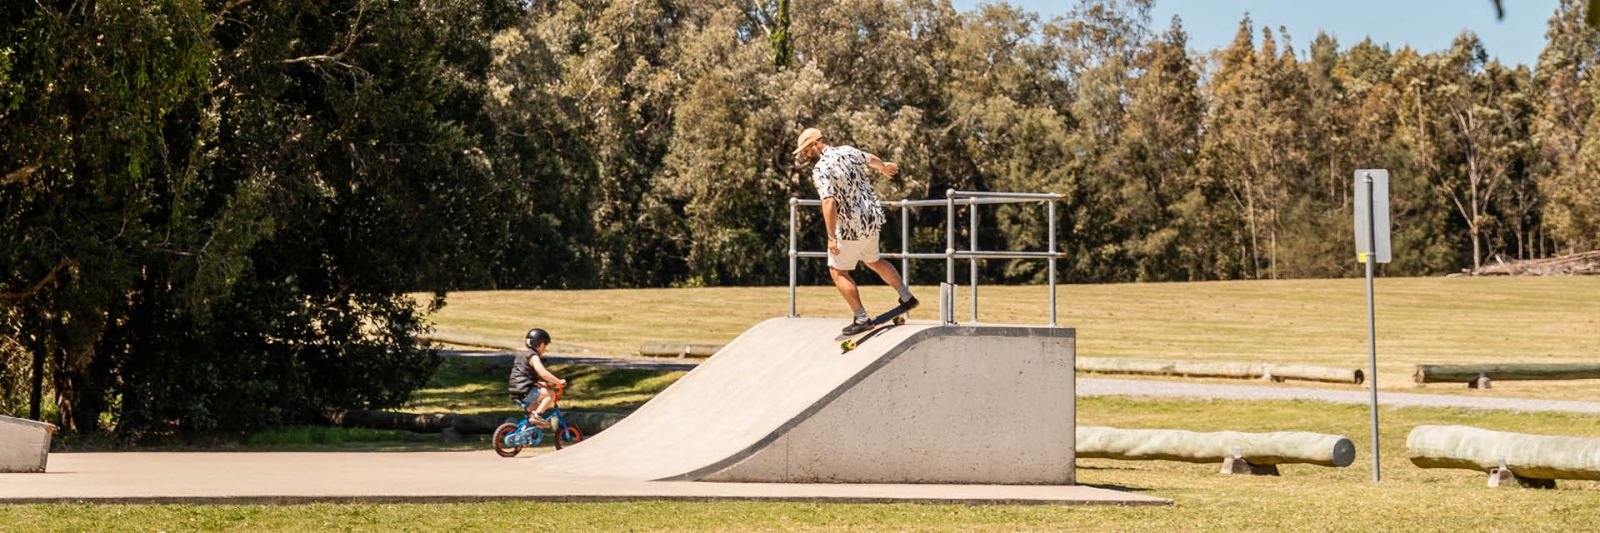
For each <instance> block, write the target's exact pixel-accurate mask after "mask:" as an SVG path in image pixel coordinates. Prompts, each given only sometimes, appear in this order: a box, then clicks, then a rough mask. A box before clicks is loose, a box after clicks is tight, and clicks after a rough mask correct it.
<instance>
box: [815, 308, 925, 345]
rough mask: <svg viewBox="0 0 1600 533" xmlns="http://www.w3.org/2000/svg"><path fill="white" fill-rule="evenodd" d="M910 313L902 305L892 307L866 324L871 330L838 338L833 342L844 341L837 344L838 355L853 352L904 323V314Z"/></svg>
mask: <svg viewBox="0 0 1600 533" xmlns="http://www.w3.org/2000/svg"><path fill="white" fill-rule="evenodd" d="M910 311H911V310H910V309H907V308H906V306H904V305H897V306H894V308H893V309H890V310H888V311H884V312H883V314H881V315H878V316H876V317H874V318H873V319H872V320H871V321H869V322H867V325H869V326H872V328H871V329H868V330H866V331H863V332H860V333H857V334H855V335H840V336H838V337H837V338H835V339H834V340H840V341H844V342H840V343H839V353H845V352H849V351H850V350H854V349H856V347H857V346H860V345H861V343H863V342H867V341H868V340H871V339H872V338H873V337H876V336H878V334H880V333H883V332H884V331H888V330H889V328H892V327H895V326H898V325H901V324H904V323H906V313H908V312H910ZM885 324H888V325H885Z"/></svg>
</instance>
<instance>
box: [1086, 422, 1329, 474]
mask: <svg viewBox="0 0 1600 533" xmlns="http://www.w3.org/2000/svg"><path fill="white" fill-rule="evenodd" d="M1077 453H1078V457H1081V458H1100V459H1128V460H1164V461H1184V462H1190V463H1214V462H1220V461H1222V460H1223V459H1225V458H1228V457H1234V454H1235V453H1237V454H1238V456H1239V457H1241V458H1243V459H1244V460H1245V461H1248V462H1249V463H1250V464H1255V465H1276V464H1312V465H1321V466H1350V463H1353V462H1355V459H1356V445H1355V443H1353V442H1350V439H1348V438H1345V437H1342V436H1339V435H1327V434H1323V433H1311V432H1305V431H1280V432H1275V433H1243V432H1238V431H1219V432H1214V433H1199V432H1194V431H1183V430H1177V429H1117V428H1111V427H1099V426H1082V427H1079V428H1078V443H1077Z"/></svg>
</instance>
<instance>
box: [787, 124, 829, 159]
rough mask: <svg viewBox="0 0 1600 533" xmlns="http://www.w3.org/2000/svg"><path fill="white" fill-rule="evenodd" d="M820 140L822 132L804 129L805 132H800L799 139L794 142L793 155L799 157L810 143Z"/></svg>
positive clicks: (814, 129)
mask: <svg viewBox="0 0 1600 533" xmlns="http://www.w3.org/2000/svg"><path fill="white" fill-rule="evenodd" d="M821 139H822V130H819V129H816V128H806V130H805V131H802V132H800V138H799V139H796V140H795V142H794V155H800V152H804V151H805V150H806V147H808V146H811V143H814V142H817V141H818V140H821Z"/></svg>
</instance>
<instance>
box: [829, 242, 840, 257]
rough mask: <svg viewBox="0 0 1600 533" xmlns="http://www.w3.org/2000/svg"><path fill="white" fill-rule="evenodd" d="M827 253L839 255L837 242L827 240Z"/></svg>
mask: <svg viewBox="0 0 1600 533" xmlns="http://www.w3.org/2000/svg"><path fill="white" fill-rule="evenodd" d="M828 253H830V254H833V255H839V241H836V240H833V239H828Z"/></svg>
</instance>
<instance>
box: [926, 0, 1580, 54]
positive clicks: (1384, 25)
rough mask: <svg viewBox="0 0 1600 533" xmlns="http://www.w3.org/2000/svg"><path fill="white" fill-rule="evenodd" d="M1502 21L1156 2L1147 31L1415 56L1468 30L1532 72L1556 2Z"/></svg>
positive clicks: (1204, 41)
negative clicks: (1270, 38) (1287, 40)
mask: <svg viewBox="0 0 1600 533" xmlns="http://www.w3.org/2000/svg"><path fill="white" fill-rule="evenodd" d="M952 2H953V3H954V4H955V6H956V8H958V9H963V10H970V9H973V8H975V7H976V6H978V5H980V4H983V3H988V2H981V1H979V0H952ZM1008 2H1009V3H1011V4H1013V5H1017V6H1021V7H1023V8H1025V9H1028V10H1030V11H1036V12H1039V13H1040V14H1042V15H1044V16H1045V17H1046V18H1049V17H1050V16H1055V15H1063V14H1066V12H1067V11H1068V10H1070V9H1071V7H1072V6H1073V5H1074V4H1076V3H1077V2H1075V1H1072V0H1056V1H1046V0H1008ZM1504 3H1505V4H1506V17H1505V19H1504V20H1496V19H1495V12H1494V4H1493V2H1491V1H1490V0H1157V1H1156V7H1155V11H1154V13H1153V14H1152V17H1151V19H1152V20H1151V26H1152V27H1153V28H1154V29H1156V30H1157V31H1160V30H1162V29H1165V28H1166V27H1167V23H1168V21H1170V20H1171V19H1172V16H1173V15H1178V16H1180V17H1182V18H1183V27H1184V29H1185V30H1186V31H1188V32H1189V46H1190V48H1193V49H1197V50H1210V49H1212V48H1220V47H1223V46H1226V45H1227V44H1228V42H1230V41H1232V40H1233V34H1234V33H1235V32H1237V31H1238V29H1239V19H1240V17H1241V16H1242V15H1243V14H1244V13H1245V12H1246V11H1248V12H1250V18H1251V19H1252V20H1253V21H1255V27H1256V31H1257V34H1256V35H1257V38H1258V39H1259V37H1260V29H1261V28H1262V27H1263V26H1269V27H1271V28H1272V30H1273V32H1274V33H1276V32H1277V31H1278V26H1284V27H1286V28H1288V30H1289V35H1290V37H1292V38H1293V39H1294V42H1293V44H1294V48H1295V50H1296V51H1297V52H1300V53H1302V54H1303V53H1305V47H1306V45H1307V44H1309V43H1310V42H1311V39H1312V38H1313V37H1316V35H1317V31H1318V30H1323V31H1326V32H1328V33H1330V34H1332V35H1333V36H1335V37H1337V38H1338V39H1339V44H1340V46H1341V47H1348V46H1350V45H1352V44H1355V43H1358V42H1360V41H1361V39H1362V38H1365V37H1368V36H1371V37H1372V40H1373V41H1376V42H1379V43H1384V42H1387V43H1389V44H1390V45H1391V46H1393V47H1394V48H1399V47H1400V45H1401V44H1404V43H1409V44H1410V45H1411V46H1412V47H1414V48H1417V49H1420V50H1423V51H1431V50H1439V49H1443V48H1447V47H1449V46H1450V40H1451V39H1454V38H1455V36H1456V34H1458V33H1460V32H1461V30H1463V29H1470V30H1472V31H1474V32H1476V33H1477V34H1478V37H1479V38H1480V39H1482V40H1483V44H1484V48H1486V49H1488V51H1489V55H1491V56H1494V57H1499V58H1500V61H1502V62H1505V63H1523V64H1527V65H1529V66H1532V65H1533V64H1534V63H1535V62H1537V61H1538V59H1539V50H1540V49H1542V48H1543V47H1544V31H1545V23H1546V21H1548V20H1549V19H1550V15H1551V14H1552V13H1554V12H1555V9H1556V6H1557V4H1558V3H1559V2H1558V0H1505V2H1504Z"/></svg>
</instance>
